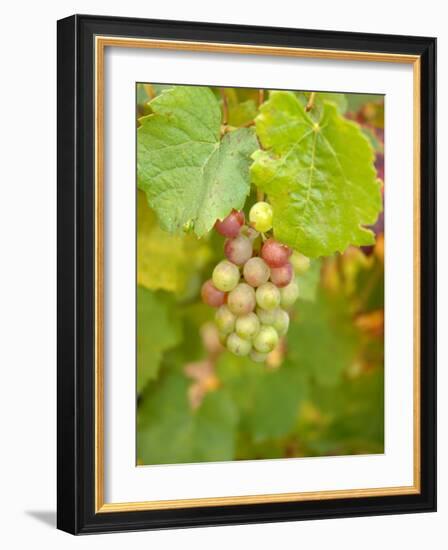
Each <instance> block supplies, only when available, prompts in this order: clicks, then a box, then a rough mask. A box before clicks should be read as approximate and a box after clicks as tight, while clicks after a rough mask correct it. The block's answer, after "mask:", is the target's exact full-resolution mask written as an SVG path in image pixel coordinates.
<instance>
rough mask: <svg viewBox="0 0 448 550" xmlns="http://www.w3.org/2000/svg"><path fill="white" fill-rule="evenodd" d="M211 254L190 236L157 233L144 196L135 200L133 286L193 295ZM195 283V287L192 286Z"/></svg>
mask: <svg viewBox="0 0 448 550" xmlns="http://www.w3.org/2000/svg"><path fill="white" fill-rule="evenodd" d="M211 255H212V252H211V250H210V246H209V244H208V242H207V241H206V240H205V239H202V240H198V239H197V238H196V237H195V236H194V235H191V234H184V235H171V234H170V233H167V232H166V231H163V229H160V227H159V224H158V222H157V219H156V216H155V214H154V211H153V210H152V209H151V208H150V207H149V205H148V201H147V200H146V196H145V194H144V193H143V192H142V191H138V197H137V283H138V284H139V285H142V286H144V287H146V288H149V289H151V290H158V289H160V290H167V291H169V292H176V293H178V295H180V296H182V295H183V294H188V292H189V290H190V287H193V288H192V293H194V294H197V291H198V290H199V288H198V287H199V286H200V283H201V281H200V277H199V274H198V272H199V270H200V269H202V268H203V267H204V266H205V265H206V263H207V262H208V261H209V259H210V257H211ZM196 283H197V284H196Z"/></svg>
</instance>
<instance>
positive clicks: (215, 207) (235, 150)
mask: <svg viewBox="0 0 448 550" xmlns="http://www.w3.org/2000/svg"><path fill="white" fill-rule="evenodd" d="M149 105H150V107H151V109H152V114H150V115H148V116H147V117H143V118H141V119H140V120H139V122H140V124H141V126H140V127H139V128H138V131H137V173H138V185H139V187H140V188H141V189H142V190H143V191H144V192H145V193H146V194H147V197H148V202H149V204H150V205H151V207H152V208H154V210H155V211H156V213H157V216H158V218H159V222H160V225H161V227H162V229H164V230H166V231H169V232H171V233H179V232H181V231H182V230H185V229H193V230H194V232H195V233H196V235H197V236H199V237H202V236H203V235H205V234H206V233H207V232H208V231H210V229H211V228H212V227H213V225H214V223H215V221H216V220H217V219H222V218H224V217H225V216H227V214H228V213H229V212H230V211H231V210H232V209H233V208H235V209H241V208H242V207H243V205H244V201H245V199H246V197H247V195H248V194H249V191H250V181H249V165H250V162H251V161H250V156H251V154H252V153H253V152H254V151H255V149H256V148H257V140H256V137H255V133H254V131H253V128H241V129H238V130H235V131H232V132H228V133H226V134H225V135H224V137H223V138H222V139H221V137H220V131H221V109H220V106H219V102H218V100H217V99H216V97H215V96H214V94H213V92H212V91H211V90H210V89H209V88H205V87H200V86H176V87H173V88H170V89H168V90H165V91H163V92H162V93H161V94H160V95H159V96H157V97H156V98H155V99H153V100H152V101H151V102H150V104H149Z"/></svg>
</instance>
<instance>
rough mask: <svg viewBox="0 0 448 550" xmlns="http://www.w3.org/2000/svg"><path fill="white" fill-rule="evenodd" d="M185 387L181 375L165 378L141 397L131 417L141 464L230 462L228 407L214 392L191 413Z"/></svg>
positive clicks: (232, 421)
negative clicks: (134, 427)
mask: <svg viewBox="0 0 448 550" xmlns="http://www.w3.org/2000/svg"><path fill="white" fill-rule="evenodd" d="M188 386H189V381H188V380H187V378H186V377H185V376H182V375H180V374H167V375H164V376H163V377H161V378H160V380H158V381H157V383H156V384H154V385H150V386H148V388H147V390H146V391H145V392H144V393H143V395H142V397H141V402H140V404H139V407H138V416H137V430H138V435H137V456H138V458H139V460H140V461H141V462H142V463H143V464H177V463H188V462H190V463H191V462H210V461H222V460H233V458H234V452H235V427H236V424H237V420H238V418H237V411H236V409H235V406H234V404H233V403H232V401H231V400H230V399H229V398H228V397H227V396H226V395H225V394H224V393H223V392H221V391H219V390H218V391H214V392H210V393H208V394H206V396H205V398H204V400H203V402H202V403H201V405H200V407H199V408H198V409H197V410H194V411H193V410H192V409H191V407H190V405H189V403H188V396H187V392H188Z"/></svg>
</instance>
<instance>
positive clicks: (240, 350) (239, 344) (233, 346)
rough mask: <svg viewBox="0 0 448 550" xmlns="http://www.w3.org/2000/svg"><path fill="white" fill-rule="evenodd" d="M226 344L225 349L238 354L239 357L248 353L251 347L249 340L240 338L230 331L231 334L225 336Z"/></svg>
mask: <svg viewBox="0 0 448 550" xmlns="http://www.w3.org/2000/svg"><path fill="white" fill-rule="evenodd" d="M226 346H227V349H228V350H229V351H231V352H232V353H233V354H234V355H239V356H240V357H242V356H244V355H248V354H249V353H250V351H251V349H252V344H251V343H250V341H249V340H245V339H244V338H241V337H240V336H238V334H236V333H235V332H232V334H231V335H230V336H229V337H228V338H227V343H226Z"/></svg>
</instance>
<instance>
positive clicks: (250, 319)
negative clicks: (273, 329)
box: [235, 312, 260, 340]
mask: <svg viewBox="0 0 448 550" xmlns="http://www.w3.org/2000/svg"><path fill="white" fill-rule="evenodd" d="M259 329H260V321H259V320H258V317H257V316H256V315H255V313H253V312H251V313H247V314H246V315H241V316H240V317H237V319H236V323H235V332H236V333H237V334H238V336H241V338H244V339H245V340H250V339H251V338H253V337H254V336H255V335H256V334H257V332H258V331H259Z"/></svg>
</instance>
